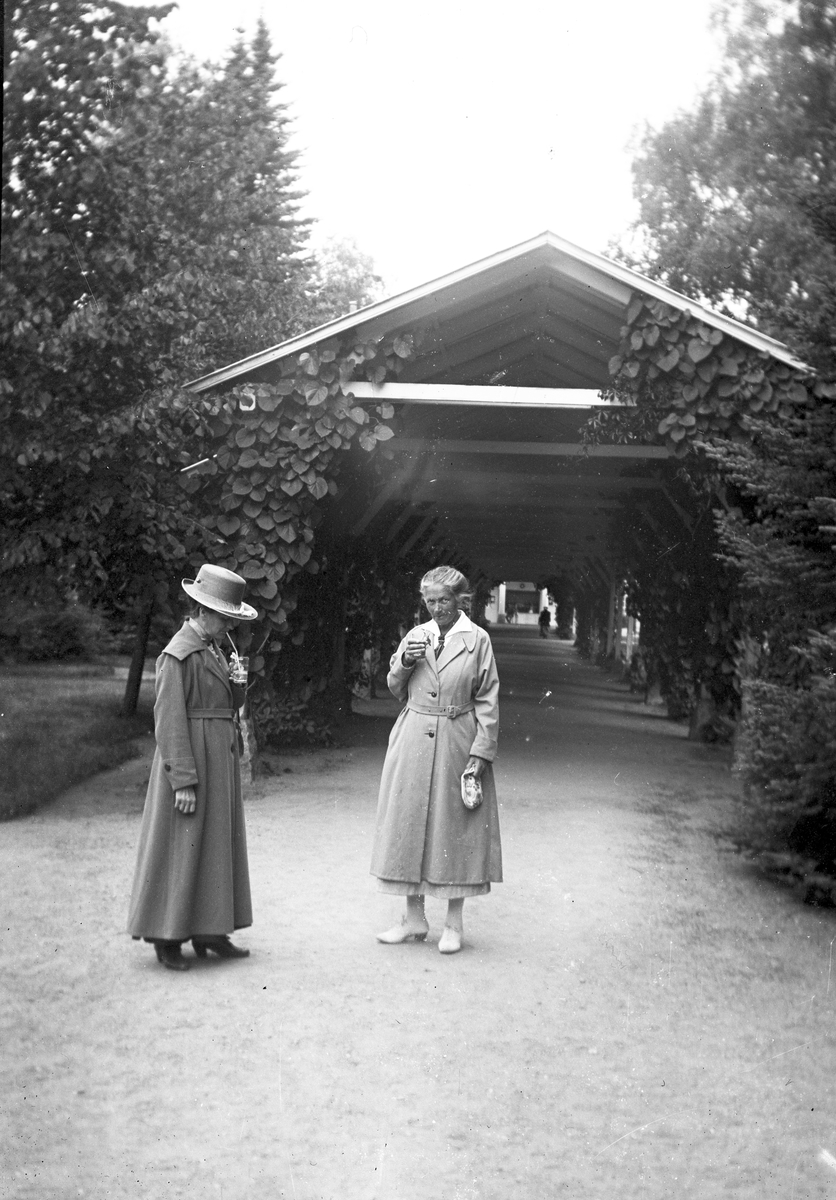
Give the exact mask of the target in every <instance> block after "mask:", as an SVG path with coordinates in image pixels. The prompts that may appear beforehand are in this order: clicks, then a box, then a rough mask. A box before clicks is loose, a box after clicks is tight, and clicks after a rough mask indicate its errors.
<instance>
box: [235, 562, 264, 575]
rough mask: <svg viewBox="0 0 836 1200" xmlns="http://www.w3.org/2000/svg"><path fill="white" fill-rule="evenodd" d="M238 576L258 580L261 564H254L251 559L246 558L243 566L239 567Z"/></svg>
mask: <svg viewBox="0 0 836 1200" xmlns="http://www.w3.org/2000/svg"><path fill="white" fill-rule="evenodd" d="M238 574H239V575H243V576H244V578H245V579H260V578H261V574H262V566H261V563H259V562H256V561H255V559H253V558H248V559H247V561H246V562H245V563H244V564H243V566H239V568H238Z"/></svg>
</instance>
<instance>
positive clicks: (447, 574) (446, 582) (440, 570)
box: [421, 566, 470, 611]
mask: <svg viewBox="0 0 836 1200" xmlns="http://www.w3.org/2000/svg"><path fill="white" fill-rule="evenodd" d="M433 584H435V586H436V587H444V588H447V590H448V591H449V592H452V594H453V595H454V596H455V597H456V600H457V601H458V604H459V607H460V608H463V609H464V610H465V611H467V610H468V609H469V608H470V584H469V583H468V581H467V578H466V577H465V576H464V575H462V573H461V571H457V570H456V568H455V567H446V566H445V567H433V569H432V570H431V571H427V573H426V575H425V576H424V578H423V579H422V580H421V595H423V594H424V588H427V587H432V585H433Z"/></svg>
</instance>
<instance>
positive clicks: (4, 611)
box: [0, 598, 110, 662]
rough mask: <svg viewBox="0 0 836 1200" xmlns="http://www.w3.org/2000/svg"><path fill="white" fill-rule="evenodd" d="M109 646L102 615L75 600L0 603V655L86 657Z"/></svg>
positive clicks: (22, 659) (45, 659) (21, 659)
mask: <svg viewBox="0 0 836 1200" xmlns="http://www.w3.org/2000/svg"><path fill="white" fill-rule="evenodd" d="M109 649H110V637H109V634H108V632H107V627H106V625H105V621H104V618H103V617H102V615H101V614H100V613H98V612H96V611H95V610H94V609H91V608H88V607H87V605H85V604H81V603H80V602H78V601H74V602H71V603H69V604H66V605H65V604H61V603H59V602H58V601H55V600H50V601H47V602H45V603H36V602H32V601H28V600H21V599H17V598H15V599H5V600H4V601H3V603H2V605H0V657H2V658H4V659H14V660H17V661H18V662H49V661H56V660H62V659H84V660H89V659H91V658H92V657H93V656H94V655H95V654H97V653H99V654H100V653H102V651H103V650H105V651H106V650H109Z"/></svg>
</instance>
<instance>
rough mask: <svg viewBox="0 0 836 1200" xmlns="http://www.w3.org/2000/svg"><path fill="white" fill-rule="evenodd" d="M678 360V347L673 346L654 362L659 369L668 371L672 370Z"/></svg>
mask: <svg viewBox="0 0 836 1200" xmlns="http://www.w3.org/2000/svg"><path fill="white" fill-rule="evenodd" d="M678 362H679V347H678V346H674V347H673V348H672V349H671V350H669V351H668V353H667V354H665V355H664V356H663V357H662V358H660V359H659V360H658V362H657V363H656V366H657V367H658V368H659V370H660V371H665V372H668V371H672V370H673V369H674V367H675V366H676V364H677V363H678Z"/></svg>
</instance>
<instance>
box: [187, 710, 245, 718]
mask: <svg viewBox="0 0 836 1200" xmlns="http://www.w3.org/2000/svg"><path fill="white" fill-rule="evenodd" d="M186 716H187V717H198V718H201V717H202V718H203V719H204V720H205V719H206V718H207V717H217V718H218V720H221V721H232V720H234V718H235V712H234V710H233V709H231V708H187V709H186Z"/></svg>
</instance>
